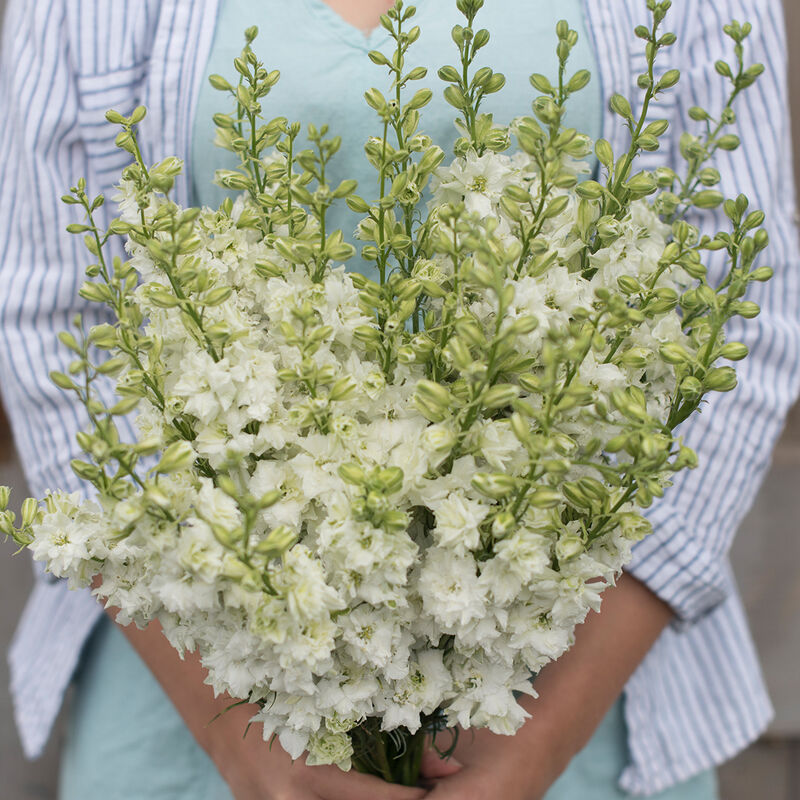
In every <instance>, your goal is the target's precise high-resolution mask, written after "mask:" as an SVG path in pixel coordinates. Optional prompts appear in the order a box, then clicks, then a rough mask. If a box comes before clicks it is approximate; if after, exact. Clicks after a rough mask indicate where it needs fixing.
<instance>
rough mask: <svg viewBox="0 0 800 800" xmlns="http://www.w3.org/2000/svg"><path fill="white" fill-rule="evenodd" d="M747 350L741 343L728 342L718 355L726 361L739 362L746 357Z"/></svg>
mask: <svg viewBox="0 0 800 800" xmlns="http://www.w3.org/2000/svg"><path fill="white" fill-rule="evenodd" d="M748 352H750V351H749V349H748V347H747V345H746V344H743V343H742V342H728V343H727V344H725V345H723V346H722V347H721V348H720V351H719V354H720V356H722V358H727V359H728V361H741V360H742V359H743V358H746V357H747V354H748Z"/></svg>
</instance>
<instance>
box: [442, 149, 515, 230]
mask: <svg viewBox="0 0 800 800" xmlns="http://www.w3.org/2000/svg"><path fill="white" fill-rule="evenodd" d="M513 171H514V169H513V166H512V163H511V160H510V159H509V158H508V156H504V155H498V154H497V153H492V152H487V153H484V154H483V155H482V156H479V155H477V154H476V153H475V152H474V151H473V150H470V151H469V152H468V153H467V154H466V156H464V157H463V158H456V159H454V160H453V162H452V163H451V164H450V165H449V166H447V167H441V168H439V170H437V172H436V175H435V176H434V178H433V181H432V189H433V200H432V201H431V204H432V205H436V206H438V205H441V204H443V203H451V202H459V201H461V200H463V202H464V204H465V206H466V208H467V211H469V212H470V213H476V214H478V215H479V216H481V217H488V216H489V215H490V214H492V211H493V206H494V204H495V203H497V202H498V201H499V200H500V196H501V194H502V192H503V189H504V188H505V186H506V185H507V182H508V180H509V177H510V176H511V175H512V174H513Z"/></svg>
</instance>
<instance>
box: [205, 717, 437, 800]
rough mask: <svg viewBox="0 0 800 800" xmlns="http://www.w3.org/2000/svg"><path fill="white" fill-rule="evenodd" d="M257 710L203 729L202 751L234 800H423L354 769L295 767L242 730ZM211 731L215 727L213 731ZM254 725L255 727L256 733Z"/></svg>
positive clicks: (301, 763) (420, 791) (278, 751)
mask: <svg viewBox="0 0 800 800" xmlns="http://www.w3.org/2000/svg"><path fill="white" fill-rule="evenodd" d="M256 710H257V709H255V707H253V706H240V707H237V708H234V709H232V710H231V711H230V712H228V713H226V714H225V715H224V716H223V717H221V718H219V719H218V720H217V721H216V722H214V723H213V724H212V725H210V726H209V727H208V728H207V733H206V735H205V737H203V738H205V741H204V742H203V746H204V747H205V748H206V750H207V751H208V753H209V755H210V756H211V758H212V760H213V761H214V763H215V764H216V766H217V768H218V769H219V771H220V773H221V774H222V777H223V778H224V779H225V782H226V783H227V784H228V787H229V788H230V790H231V793H232V794H233V796H234V798H235V800H421V799H422V798H423V797H425V795H426V792H425V790H424V789H414V788H409V787H405V786H395V785H392V784H389V783H386V782H385V781H383V780H381V779H380V778H375V777H373V776H371V775H363V774H361V773H359V772H356V771H355V770H351V771H350V772H342V770H340V769H339V768H338V767H336V766H314V767H309V766H308V765H307V764H306V763H305V760H304V759H302V758H301V759H298V760H297V761H295V762H293V761H292V759H291V757H290V756H289V755H288V754H287V753H286V752H285V751H284V750H283V749H282V748H281V746H280V745H279V744H277V743H276V744H274V745H272V746H270V745H269V744H267V743H266V742H264V741H263V740H262V739H261V736H260V735H255V734H256V731H255V730H253V731H252V732H251V733H250V734H249V735H248V736H246V737H245V738H242V731H244V730H245V729H246V727H247V723H248V721H249V719H250V717H252V715H253V714H254V713H255V711H256ZM215 726H218V727H217V728H216V729H215ZM258 727H259V726H258V725H254V726H253V728H258Z"/></svg>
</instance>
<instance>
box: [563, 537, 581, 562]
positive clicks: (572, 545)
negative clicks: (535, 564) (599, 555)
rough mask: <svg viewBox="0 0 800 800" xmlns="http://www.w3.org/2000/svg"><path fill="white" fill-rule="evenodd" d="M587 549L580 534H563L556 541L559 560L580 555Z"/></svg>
mask: <svg viewBox="0 0 800 800" xmlns="http://www.w3.org/2000/svg"><path fill="white" fill-rule="evenodd" d="M585 549H586V547H585V545H584V544H583V541H582V540H581V538H580V537H579V536H562V537H561V538H559V540H558V542H556V558H557V559H558V560H559V561H568V560H569V559H570V558H575V556H578V555H580V554H581V553H582V552H583V551H584V550H585Z"/></svg>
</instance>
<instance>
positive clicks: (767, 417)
mask: <svg viewBox="0 0 800 800" xmlns="http://www.w3.org/2000/svg"><path fill="white" fill-rule="evenodd" d="M734 6H735V7H734ZM734 16H738V18H739V19H740V21H741V22H744V21H750V22H751V23H752V25H753V31H752V33H751V34H750V36H749V38H748V39H747V40H746V43H745V64H746V65H747V64H751V63H754V62H761V63H763V64H764V66H765V72H764V74H763V75H762V76H761V77H760V78H759V80H758V81H757V82H756V84H755V85H754V86H753V87H751V88H749V89H747V90H746V91H745V92H744V93H743V94H742V95H740V96H739V98H737V100H736V103H735V106H734V110H735V112H736V115H737V121H736V125H735V127H734V128H733V129H732V130H733V131H734V132H735V133H736V134H737V135H738V136H739V137H740V138H741V147H740V148H739V149H738V150H736V151H734V152H723V151H718V153H717V154H716V156H715V159H714V160H715V166H716V167H717V168H718V169H719V171H720V173H721V174H722V183H721V186H720V189H721V191H722V192H723V193H724V194H725V195H726V196H727V197H736V196H737V195H738V194H739V193H743V194H745V195H747V197H748V198H749V200H750V203H751V209H752V208H760V209H762V210H763V211H764V212H765V214H766V223H765V225H766V227H767V230H768V232H769V234H770V245H769V248H768V249H767V250H766V251H765V253H764V254H762V257H761V259H760V262H759V265H762V264H763V265H769V266H771V267H772V268H773V269H774V271H775V275H774V277H773V279H772V280H770V281H769V282H767V283H752V284H750V287H749V290H748V295H747V299H748V300H753V301H755V302H756V303H758V304H759V305H760V306H761V314H760V315H759V316H758V317H757V318H756V319H753V320H745V319H743V318H741V317H736V318H734V319H733V320H731V322H730V324H729V325H728V326H727V329H726V337H727V340H728V341H741V342H744V343H745V344H747V346H748V347H749V349H750V355H749V357H748V358H747V359H745V360H744V361H743V362H740V363H739V364H738V365H737V374H738V381H739V385H738V386H737V388H736V389H735V390H734V391H732V392H730V393H727V394H716V393H715V394H712V395H710V396H709V398H708V402H707V403H706V404H704V405H703V407H702V410H701V413H699V414H697V415H696V416H695V417H694V418H692V419H691V420H689V421H687V422H686V423H684V425H683V426H682V427H681V429H680V431H679V432H680V434H682V435H683V437H684V440H685V443H686V444H687V445H688V446H690V447H691V448H693V449H694V450H695V451H696V452H697V455H698V458H699V467H698V468H697V469H695V470H692V471H686V472H683V473H681V474H680V475H679V476H678V477H677V479H676V480H675V483H674V486H673V487H671V488H669V489H667V491H666V494H665V497H664V498H663V499H660V500H657V501H656V502H655V503H654V504H653V506H652V507H651V508H650V509H649V510H648V511H647V516H648V517H649V519H650V520H651V521H652V523H653V525H654V528H655V532H654V534H653V535H652V536H649V537H647V538H646V539H645V540H644V541H642V542H641V543H639V544H638V545H637V547H636V548H635V551H634V561H633V563H632V565H631V566H630V568H629V571H630V572H631V573H632V574H633V575H634V576H636V577H637V578H638V579H639V580H641V581H642V582H644V583H645V584H646V585H647V586H648V587H649V588H650V589H651V590H652V591H653V592H655V593H656V594H657V595H658V596H659V597H660V598H661V599H663V600H664V601H665V602H667V603H668V604H669V605H670V606H671V607H672V608H673V610H674V611H675V614H676V621H677V624H678V625H681V624H684V625H685V624H688V623H691V622H693V621H695V620H697V619H698V618H700V617H702V616H703V615H704V614H706V613H708V612H709V611H710V610H711V609H713V608H714V607H715V606H716V605H717V604H719V603H720V602H721V601H722V600H723V599H725V597H726V596H727V593H728V592H729V591H730V585H731V584H730V581H729V580H727V579H726V570H727V565H726V562H727V556H728V551H729V549H730V546H731V543H732V540H733V537H734V534H735V532H736V529H737V527H738V526H739V524H740V523H741V521H742V519H743V517H744V515H745V514H746V513H747V511H748V509H749V508H750V506H751V505H752V503H753V500H754V498H755V495H756V493H757V491H758V489H759V486H760V485H761V483H762V481H763V479H764V476H765V474H766V471H767V469H768V467H769V464H770V455H771V451H772V449H773V446H774V444H775V441H776V439H777V437H778V435H779V434H780V432H781V429H782V427H783V424H784V420H785V416H786V413H787V411H788V409H789V407H790V406H791V404H792V403H793V401H794V400H795V398H796V397H797V393H798V386H800V261H799V260H798V255H799V253H798V242H797V233H796V229H795V194H794V184H793V173H792V152H791V133H790V124H789V103H788V93H787V66H786V42H785V31H784V23H783V10H782V8H781V4H780V2H779V0H743V1H741V2H737V3H735V4H734V3H730V2H723V3H711V2H704V1H703V0H687V2H680V3H675V4H674V6H673V12H672V16H671V21H672V24H673V25H674V26H676V27H677V29H678V31H677V32H678V33H679V42H682V44H680V45H679V46H678V47H679V49H677V50H676V51H675V52H674V53H672V58H673V60H674V65H675V66H679V67H681V68H682V72H683V75H682V79H681V83H680V84H679V85H678V88H677V89H676V90H674V91H675V95H674V97H675V115H674V118H673V119H672V120H671V123H672V129H673V132H672V139H671V142H672V144H671V147H672V156H673V163H674V165H675V166H676V168H680V164H681V163H682V161H681V159H680V156H679V153H678V149H677V148H678V138H679V135H680V132H681V130H683V129H684V128H685V126H686V125H687V121H688V119H689V118H688V109H689V108H690V107H691V106H701V107H703V108H705V109H707V110H708V111H709V112H710V113H711V114H713V115H717V114H718V113H719V111H720V110H721V109H722V108H723V107H724V104H725V98H726V93H727V86H726V81H725V80H724V79H723V78H721V77H720V76H719V75H718V74H717V72H716V70H715V68H714V63H715V61H717V59H725V60H726V61H728V62H729V63H732V64H733V43H732V42H731V40H730V39H729V38H728V37H727V36H724V35H723V33H722V28H723V25H725V24H726V23H728V22H730V21H731V19H732V18H733V17H734ZM681 27H682V28H683V31H681V30H680V28H681ZM676 57H677V58H676ZM669 66H672V65H669ZM657 113H658V112H657V111H656V114H657ZM688 125H697V126H698V127H699V124H698V123H691V122H689V123H688ZM689 130H692V129H691V128H689ZM662 158H663V156H662ZM688 221H689V222H691V223H692V224H694V225H697V226H698V227H699V228H700V229H701V231H702V232H706V233H711V234H712V235H713V233H715V232H716V231H717V230H728V229H729V224H730V223H729V222H728V221H727V219H726V218H725V217H724V215H723V214H722V211H721V210H720V211H718V212H713V213H710V212H701V213H693V214H690V215H689V218H688ZM720 255H721V254H720V253H714V254H712V257H711V259H710V261H709V262H708V266H709V281H710V282H712V283H718V282H719V281H720V280H721V277H722V276H723V275H724V274H725V272H726V269H727V266H726V263H725V260H724V257H723V258H721V257H720Z"/></svg>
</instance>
